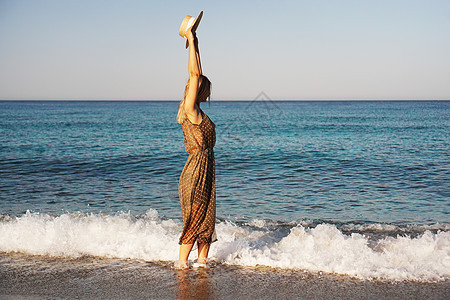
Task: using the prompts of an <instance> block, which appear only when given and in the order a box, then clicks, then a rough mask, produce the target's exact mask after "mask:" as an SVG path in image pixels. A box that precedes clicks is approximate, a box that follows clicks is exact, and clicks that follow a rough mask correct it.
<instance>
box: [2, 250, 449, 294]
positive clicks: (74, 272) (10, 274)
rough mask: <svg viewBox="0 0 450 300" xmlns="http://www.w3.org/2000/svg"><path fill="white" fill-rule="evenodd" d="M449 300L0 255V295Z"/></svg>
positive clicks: (263, 277) (350, 284)
mask: <svg viewBox="0 0 450 300" xmlns="http://www.w3.org/2000/svg"><path fill="white" fill-rule="evenodd" d="M193 297H195V298H199V299H274V298H277V299H299V298H302V299H313V298H320V299H336V298H351V299H375V298H377V299H379V298H381V297H382V298H389V299H425V298H426V299H448V298H449V297H450V281H449V280H446V281H442V282H435V283H424V282H415V281H379V280H361V279H355V278H351V277H349V276H345V275H335V274H315V273H311V272H304V271H298V270H285V269H275V268H268V267H241V266H231V265H223V264H216V263H214V262H213V263H211V265H210V267H208V268H206V269H204V268H198V269H193V268H190V269H188V270H177V269H174V268H173V267H172V263H169V262H145V261H140V260H122V259H108V258H96V257H81V258H76V259H74V258H54V257H47V256H28V255H23V254H5V253H2V254H0V298H8V299H16V298H21V299H23V298H59V299H69V298H71V299H73V298H78V299H89V298H108V299H123V298H133V299H148V298H151V299H175V298H177V299H191V298H193Z"/></svg>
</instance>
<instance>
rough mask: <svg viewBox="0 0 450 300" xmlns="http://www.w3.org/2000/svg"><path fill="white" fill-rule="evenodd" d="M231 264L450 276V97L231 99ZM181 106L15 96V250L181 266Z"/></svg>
mask: <svg viewBox="0 0 450 300" xmlns="http://www.w3.org/2000/svg"><path fill="white" fill-rule="evenodd" d="M203 110H204V111H205V113H207V114H208V115H209V116H210V118H211V119H212V120H213V122H215V124H216V134H217V144H216V147H215V157H216V194H217V222H216V229H217V235H218V239H219V240H218V242H216V243H215V244H214V245H213V247H212V248H211V253H210V254H211V259H212V260H213V261H215V262H217V263H222V264H231V265H240V266H269V267H279V268H286V269H294V270H297V269H298V270H307V271H312V272H329V273H337V274H345V275H350V276H354V277H358V278H363V279H366V278H380V279H389V280H405V279H406V280H420V281H433V280H446V279H448V277H449V275H450V271H449V270H450V217H449V211H450V186H449V179H450V158H449V155H448V150H449V144H450V128H449V125H450V121H449V120H450V102H448V101H395V102H381V101H371V102H364V101H361V102H358V101H348V102H334V101H324V102H306V101H305V102H304V101H284V102H278V101H277V102H275V101H270V100H264V101H246V102H245V101H243V102H233V101H217V102H213V103H212V105H211V108H208V107H207V105H206V106H205V107H204V108H203ZM176 114H177V102H170V101H169V102H162V101H161V102H156V101H154V102H108V101H100V102H72V101H70V102H65V101H61V102H56V101H36V102H34V101H33V102H10V101H4V102H0V252H2V253H4V254H5V255H7V253H12V252H19V253H24V254H31V255H34V254H37V255H49V256H55V257H80V256H85V255H92V256H96V257H105V258H106V257H107V258H130V259H139V260H146V261H173V260H175V259H176V257H177V251H178V245H177V241H178V237H179V235H180V233H181V227H182V224H181V223H182V221H181V209H180V204H179V200H178V178H179V176H180V174H181V170H182V168H183V166H184V163H185V161H186V158H187V155H188V154H187V153H186V152H185V151H184V144H183V133H182V130H181V126H180V125H179V124H178V123H176V120H175V119H176Z"/></svg>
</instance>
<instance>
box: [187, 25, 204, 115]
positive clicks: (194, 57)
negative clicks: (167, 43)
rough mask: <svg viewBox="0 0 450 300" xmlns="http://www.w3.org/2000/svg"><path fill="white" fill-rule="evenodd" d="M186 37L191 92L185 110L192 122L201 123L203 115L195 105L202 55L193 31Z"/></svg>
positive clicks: (189, 91)
mask: <svg viewBox="0 0 450 300" xmlns="http://www.w3.org/2000/svg"><path fill="white" fill-rule="evenodd" d="M186 37H187V39H188V42H189V62H188V71H189V90H188V92H187V95H186V99H185V102H184V110H185V112H186V114H187V117H188V118H189V120H190V121H191V122H193V123H199V122H198V121H201V114H200V110H199V109H198V106H196V105H195V103H196V100H197V92H198V86H199V84H198V83H199V77H200V75H202V67H201V62H200V53H199V51H198V40H197V37H196V36H195V33H192V31H191V30H189V31H188V32H187V34H186Z"/></svg>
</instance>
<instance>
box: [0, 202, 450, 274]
mask: <svg viewBox="0 0 450 300" xmlns="http://www.w3.org/2000/svg"><path fill="white" fill-rule="evenodd" d="M250 224H253V226H254V227H253V228H252V226H238V225H237V224H235V223H232V222H229V221H225V222H220V223H218V224H217V226H216V229H217V235H218V239H219V241H218V242H217V243H215V244H214V245H213V247H211V253H210V254H211V255H210V256H211V259H212V260H215V261H217V262H220V263H226V264H233V265H242V266H257V265H262V266H269V267H279V268H290V269H299V270H300V269H301V270H309V271H312V272H330V273H338V274H346V275H350V276H355V277H359V278H362V279H370V278H378V279H388V280H419V281H436V280H448V278H449V275H450V232H448V231H438V232H437V233H432V232H430V231H424V232H423V233H422V234H421V235H419V236H417V237H415V238H411V237H408V236H397V237H388V236H386V237H384V238H381V239H379V240H377V241H376V243H375V244H374V243H373V242H372V243H369V239H368V237H366V236H364V235H363V234H359V233H352V234H351V235H346V234H343V233H342V232H341V231H340V230H339V229H338V228H337V227H336V226H334V225H330V224H320V225H317V226H316V227H315V228H307V227H304V226H302V225H301V224H299V225H297V226H295V227H293V228H292V229H291V230H290V232H289V233H288V234H287V235H286V234H285V235H284V237H282V238H281V239H280V238H274V236H276V234H275V232H274V231H270V230H269V229H267V228H265V227H264V223H263V222H262V221H258V220H255V221H254V222H250ZM383 226H384V225H383ZM255 227H257V228H255ZM373 227H374V228H377V226H376V225H374V226H373ZM387 229H388V228H387ZM388 231H389V230H388ZM180 232H181V223H180V222H179V221H174V220H161V219H160V218H159V217H158V213H157V212H156V211H155V210H149V211H148V212H147V214H146V215H145V216H142V217H138V218H136V217H134V216H132V215H131V214H129V213H120V214H116V215H108V214H90V215H85V214H76V213H74V214H63V215H60V216H51V215H47V214H38V213H30V212H27V213H26V214H25V215H23V216H21V217H17V218H6V217H3V218H2V221H0V252H22V253H27V254H38V255H50V256H65V257H66V256H69V257H79V256H83V255H94V256H99V257H113V258H131V259H142V260H147V261H158V260H162V261H174V260H175V259H177V255H178V237H179V234H180ZM192 258H193V259H194V258H195V255H194V256H193V257H192Z"/></svg>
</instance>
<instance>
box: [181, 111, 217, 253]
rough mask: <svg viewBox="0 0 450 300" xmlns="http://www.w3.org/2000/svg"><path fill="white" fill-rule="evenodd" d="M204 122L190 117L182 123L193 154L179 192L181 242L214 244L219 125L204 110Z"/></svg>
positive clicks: (185, 141) (182, 176)
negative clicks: (216, 146)
mask: <svg viewBox="0 0 450 300" xmlns="http://www.w3.org/2000/svg"><path fill="white" fill-rule="evenodd" d="M200 112H201V114H202V121H201V123H200V124H193V123H192V122H191V121H189V119H188V118H186V119H185V120H184V122H183V123H182V124H181V125H182V127H183V134H184V146H185V148H186V152H188V153H189V157H188V158H187V161H186V164H185V166H184V169H183V172H182V173H181V176H180V182H179V185H178V193H179V197H180V203H181V210H182V212H183V233H182V234H181V237H180V241H179V243H180V245H181V244H193V243H194V242H195V241H197V243H199V244H211V243H212V242H214V241H215V240H216V236H215V220H216V191H215V162H214V150H213V147H214V145H215V143H216V132H215V124H214V123H213V122H212V121H211V120H210V119H209V117H208V116H207V115H206V114H205V113H204V112H203V111H200Z"/></svg>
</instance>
